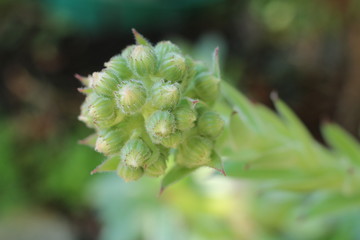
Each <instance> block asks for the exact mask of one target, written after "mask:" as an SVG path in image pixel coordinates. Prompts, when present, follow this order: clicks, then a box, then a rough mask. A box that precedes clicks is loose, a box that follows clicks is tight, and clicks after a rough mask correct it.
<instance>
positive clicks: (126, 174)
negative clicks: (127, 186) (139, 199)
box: [116, 163, 144, 182]
mask: <svg viewBox="0 0 360 240" xmlns="http://www.w3.org/2000/svg"><path fill="white" fill-rule="evenodd" d="M116 173H117V175H118V176H119V177H121V178H122V179H124V180H125V181H126V182H129V181H136V180H138V179H139V178H141V177H142V176H143V175H144V170H143V169H142V168H141V167H139V168H135V167H131V166H128V165H126V164H124V163H120V164H119V166H118V168H117V171H116Z"/></svg>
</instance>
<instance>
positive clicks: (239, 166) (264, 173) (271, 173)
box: [224, 161, 303, 180]
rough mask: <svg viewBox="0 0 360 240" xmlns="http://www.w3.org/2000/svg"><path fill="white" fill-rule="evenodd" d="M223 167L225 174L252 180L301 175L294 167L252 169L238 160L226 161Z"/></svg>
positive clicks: (283, 178)
mask: <svg viewBox="0 0 360 240" xmlns="http://www.w3.org/2000/svg"><path fill="white" fill-rule="evenodd" d="M224 167H225V171H226V174H227V176H230V177H235V178H244V179H252V180H288V179H297V178H299V177H301V176H303V174H302V173H301V172H300V171H298V170H296V169H253V168H248V164H247V163H245V162H239V161H226V162H225V163H224Z"/></svg>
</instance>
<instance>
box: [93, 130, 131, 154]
mask: <svg viewBox="0 0 360 240" xmlns="http://www.w3.org/2000/svg"><path fill="white" fill-rule="evenodd" d="M126 140H127V135H126V134H124V133H123V131H120V130H118V129H112V130H109V131H106V132H102V133H100V135H99V137H98V138H97V140H96V144H95V150H96V151H98V152H101V153H103V154H105V155H111V154H114V153H117V152H120V150H121V147H122V146H123V144H124V143H125V142H126Z"/></svg>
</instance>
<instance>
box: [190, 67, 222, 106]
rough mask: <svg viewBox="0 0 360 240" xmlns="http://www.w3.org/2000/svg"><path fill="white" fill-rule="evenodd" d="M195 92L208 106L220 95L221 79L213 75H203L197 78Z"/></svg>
mask: <svg viewBox="0 0 360 240" xmlns="http://www.w3.org/2000/svg"><path fill="white" fill-rule="evenodd" d="M195 92H196V94H197V95H198V96H199V98H200V99H201V100H203V101H205V102H207V103H208V104H211V103H213V102H214V101H215V100H216V99H217V97H218V95H219V93H220V79H219V78H217V77H215V76H214V75H212V74H211V73H202V74H200V75H198V76H197V77H196V78H195Z"/></svg>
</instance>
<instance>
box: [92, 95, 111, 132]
mask: <svg viewBox="0 0 360 240" xmlns="http://www.w3.org/2000/svg"><path fill="white" fill-rule="evenodd" d="M115 109H116V107H115V104H114V102H113V101H112V100H111V99H109V98H104V97H98V98H96V100H95V101H94V102H92V104H91V105H90V106H89V116H90V117H91V118H92V119H93V120H94V122H95V124H96V125H98V126H100V127H110V126H112V125H114V124H116V123H117V122H116V120H117V116H116V112H115Z"/></svg>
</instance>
